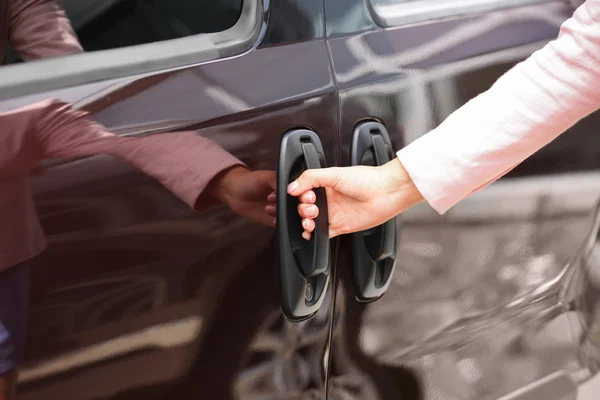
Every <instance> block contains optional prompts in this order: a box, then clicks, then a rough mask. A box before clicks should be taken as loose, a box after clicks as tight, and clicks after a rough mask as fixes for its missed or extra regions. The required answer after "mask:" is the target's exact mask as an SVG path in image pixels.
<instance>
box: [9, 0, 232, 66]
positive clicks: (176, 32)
mask: <svg viewBox="0 0 600 400" xmlns="http://www.w3.org/2000/svg"><path fill="white" fill-rule="evenodd" d="M62 6H63V9H64V10H65V12H66V13H67V16H68V17H69V20H70V21H71V25H72V26H73V28H74V29H75V32H76V33H77V36H78V37H79V40H80V42H81V45H82V46H83V48H84V49H85V51H95V50H106V49H115V48H120V47H127V46H134V45H138V44H145V43H153V42H160V41H164V40H170V39H177V38H180V37H185V36H191V35H197V34H200V33H214V32H221V31H224V30H226V29H228V28H231V27H232V26H233V25H235V23H236V22H237V20H238V19H239V18H240V14H241V11H242V0H63V1H62ZM20 61H21V60H20V58H19V57H18V55H17V54H16V53H15V52H14V51H13V50H12V49H10V48H9V50H8V54H7V62H8V63H15V62H20Z"/></svg>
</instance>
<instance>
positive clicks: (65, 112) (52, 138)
mask: <svg viewBox="0 0 600 400" xmlns="http://www.w3.org/2000/svg"><path fill="white" fill-rule="evenodd" d="M0 126H2V135H0V180H3V179H9V178H11V177H13V176H21V175H26V174H27V173H29V172H30V171H31V170H32V169H33V168H34V167H36V166H37V164H38V163H39V162H40V160H42V159H44V158H71V157H83V156H89V155H95V154H101V153H106V154H111V155H114V156H117V157H119V158H122V159H124V160H125V161H127V162H129V163H130V164H132V165H133V166H135V167H137V168H139V169H140V170H142V171H143V172H145V173H147V174H148V175H150V176H152V177H154V178H156V179H157V180H158V181H160V183H162V184H163V185H164V186H165V187H166V188H167V189H169V190H171V191H172V192H173V193H174V194H175V195H177V196H178V197H179V198H181V199H182V200H183V201H185V202H186V203H187V204H188V205H190V206H191V207H193V206H194V204H195V202H196V200H197V198H198V197H199V195H200V194H201V193H202V192H203V190H204V188H205V187H206V186H207V185H208V183H209V182H210V180H211V179H212V178H214V177H215V176H216V175H217V174H218V173H219V172H221V171H223V170H224V169H227V168H229V167H232V166H234V165H243V164H242V163H241V161H239V160H238V159H237V158H235V157H234V156H233V155H231V154H229V153H228V152H226V151H225V150H223V149H222V148H221V147H220V146H219V145H217V144H216V143H214V142H213V141H211V140H209V139H206V138H203V137H201V136H199V135H198V134H197V133H196V132H174V133H164V134H158V135H152V136H145V137H137V138H134V137H131V138H127V137H119V136H116V135H114V134H112V133H110V132H108V131H107V130H106V128H104V127H103V126H102V125H100V124H98V123H96V122H94V121H92V120H91V119H90V118H88V116H87V113H84V112H82V111H77V110H74V109H72V108H71V107H70V106H68V105H66V104H64V103H61V102H58V101H52V100H49V101H44V102H40V103H36V104H34V105H31V106H28V107H24V108H21V109H19V110H15V111H11V112H8V113H4V114H0Z"/></svg>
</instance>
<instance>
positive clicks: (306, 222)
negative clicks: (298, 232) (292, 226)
mask: <svg viewBox="0 0 600 400" xmlns="http://www.w3.org/2000/svg"><path fill="white" fill-rule="evenodd" d="M302 227H303V228H304V232H308V233H312V232H313V231H314V230H315V221H314V220H312V219H310V218H304V219H303V220H302Z"/></svg>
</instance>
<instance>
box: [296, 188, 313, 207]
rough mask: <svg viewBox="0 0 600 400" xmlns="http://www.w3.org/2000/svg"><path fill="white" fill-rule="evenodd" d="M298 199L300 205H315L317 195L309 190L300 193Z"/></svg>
mask: <svg viewBox="0 0 600 400" xmlns="http://www.w3.org/2000/svg"><path fill="white" fill-rule="evenodd" d="M299 199H300V202H301V203H306V204H315V202H316V201H317V195H316V194H315V192H313V191H312V190H309V191H308V192H304V193H302V194H301V195H300V197H299Z"/></svg>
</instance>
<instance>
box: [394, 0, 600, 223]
mask: <svg viewBox="0 0 600 400" xmlns="http://www.w3.org/2000/svg"><path fill="white" fill-rule="evenodd" d="M598 108H600V0H587V1H586V2H585V3H584V4H583V5H582V6H581V7H579V8H578V9H577V11H576V12H575V14H574V15H573V17H572V18H571V19H569V20H568V21H566V22H565V23H564V24H563V26H562V27H561V32H560V35H559V37H558V38H557V39H556V40H554V41H552V42H550V43H549V44H548V45H546V46H545V47H544V48H543V49H541V50H539V51H537V52H536V53H534V54H533V55H532V56H531V57H529V58H528V59H527V60H525V61H523V62H522V63H520V64H518V65H517V66H515V67H514V68H512V69H511V70H510V71H508V72H507V73H506V74H505V75H504V76H502V77H501V78H500V79H498V81H497V82H496V83H495V84H494V85H493V86H492V87H491V88H490V89H489V90H488V91H486V92H484V93H482V94H481V95H479V96H477V97H475V98H474V99H472V100H471V101H469V102H468V103H467V104H465V105H464V106H463V107H461V108H460V109H458V110H456V111H455V112H454V113H453V114H451V115H450V116H449V117H448V118H447V119H446V120H445V121H444V122H443V123H442V124H440V125H439V126H438V127H437V128H436V129H434V130H432V131H431V132H429V133H428V134H426V135H424V136H422V137H421V138H419V139H417V140H416V141H414V142H413V143H411V144H409V145H408V146H406V147H405V148H403V149H402V150H400V151H399V152H398V158H399V159H400V161H401V162H402V164H403V166H404V168H405V169H406V170H407V172H408V174H409V175H410V177H411V178H412V180H413V181H414V182H415V185H416V186H417V189H418V190H419V191H420V192H421V194H422V195H423V197H424V198H425V199H426V200H427V202H428V203H429V204H430V205H431V206H432V207H433V208H434V209H436V210H437V211H438V212H439V213H444V212H445V211H447V210H448V209H449V208H450V207H452V206H453V205H454V204H456V203H457V202H459V201H460V200H462V199H463V198H465V197H467V196H468V195H470V194H471V193H473V192H475V191H477V190H479V189H481V188H482V187H485V186H487V185H488V184H490V183H491V182H493V181H495V180H496V179H498V178H500V177H501V176H502V175H504V174H506V173H507V172H509V171H510V170H511V169H512V168H514V167H515V166H516V165H518V164H519V163H521V162H522V161H523V160H525V159H526V158H527V157H529V156H530V155H532V154H533V153H535V152H536V151H537V150H539V149H540V148H542V147H543V146H545V145H546V144H548V143H549V142H551V141H552V140H554V139H555V138H556V137H557V136H559V135H560V134H561V133H563V132H564V131H565V130H567V129H568V128H570V127H571V126H572V125H574V124H575V123H577V122H578V121H579V120H580V119H582V118H583V117H585V116H587V115H589V114H591V113H592V112H594V111H595V110H597V109H598Z"/></svg>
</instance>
